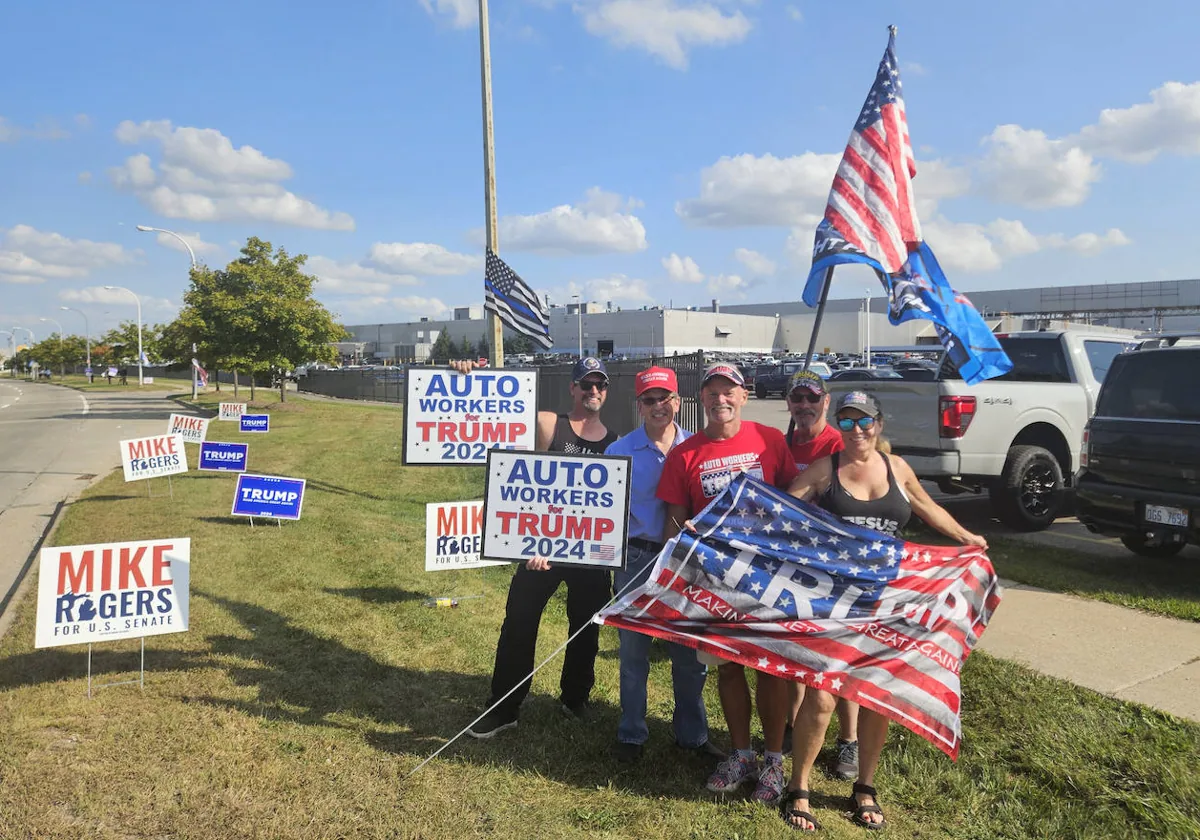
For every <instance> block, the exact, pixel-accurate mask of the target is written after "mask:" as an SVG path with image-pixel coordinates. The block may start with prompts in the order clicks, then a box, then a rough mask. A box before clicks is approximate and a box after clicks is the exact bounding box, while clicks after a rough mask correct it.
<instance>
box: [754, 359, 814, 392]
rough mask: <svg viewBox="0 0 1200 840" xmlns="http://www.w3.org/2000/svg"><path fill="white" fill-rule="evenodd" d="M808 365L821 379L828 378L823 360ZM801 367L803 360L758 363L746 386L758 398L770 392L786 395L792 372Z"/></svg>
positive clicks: (802, 366)
mask: <svg viewBox="0 0 1200 840" xmlns="http://www.w3.org/2000/svg"><path fill="white" fill-rule="evenodd" d="M809 367H810V368H811V369H812V372H813V373H815V374H817V375H818V376H820V377H821V378H822V379H828V378H829V375H830V373H832V371H830V369H829V365H827V364H825V363H824V362H813V363H812V364H811V365H809ZM803 368H804V362H783V363H782V364H773V365H759V366H758V367H757V368H756V369H755V371H754V378H753V379H752V380H751V381H750V382H747V383H746V387H747V388H750V389H752V390H753V391H754V396H756V397H758V399H760V400H764V399H766V398H767V397H769V396H770V395H771V394H778V395H779V396H780V398H783V397H786V396H787V388H788V384H789V383H790V382H791V381H792V374H793V373H795V372H796V371H798V370H802V369H803Z"/></svg>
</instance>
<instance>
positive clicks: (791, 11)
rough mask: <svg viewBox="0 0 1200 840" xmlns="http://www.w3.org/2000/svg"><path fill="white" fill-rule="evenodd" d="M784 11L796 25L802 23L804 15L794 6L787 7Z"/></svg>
mask: <svg viewBox="0 0 1200 840" xmlns="http://www.w3.org/2000/svg"><path fill="white" fill-rule="evenodd" d="M784 11H786V12H787V16H788V17H790V18H791V19H792V20H794V21H796V23H802V22H803V21H804V13H803V12H801V11H800V10H799V9H798V8H796V7H795V6H788V7H787V8H786V9H785V10H784Z"/></svg>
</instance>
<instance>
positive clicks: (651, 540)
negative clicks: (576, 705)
mask: <svg viewBox="0 0 1200 840" xmlns="http://www.w3.org/2000/svg"><path fill="white" fill-rule="evenodd" d="M634 381H635V384H634V393H635V395H636V397H637V410H638V416H639V417H641V418H642V425H640V426H638V427H637V428H636V429H634V430H633V431H632V432H630V433H629V434H627V435H625V436H624V437H621V438H619V439H618V440H617V441H615V442H614V443H612V444H610V445H609V447H608V449H606V450H605V452H604V454H606V455H623V456H625V457H627V458H629V459H630V463H629V476H630V479H629V488H630V494H629V532H628V533H629V541H628V553H627V554H626V560H625V568H624V569H623V570H619V571H617V572H616V573H615V576H614V581H613V582H614V586H615V588H616V591H617V593H618V594H621V593H625V592H630V591H632V590H633V589H635V588H636V587H638V586H641V585H642V584H643V583H644V582H645V581H646V578H647V577H649V575H650V570H651V569H652V568H653V567H654V560H655V558H657V557H658V554H659V552H660V551H662V547H663V540H662V536H663V525H664V523H665V522H666V518H667V506H666V505H665V504H664V503H663V502H662V500H660V499H659V498H658V497H657V496H656V495H655V494H656V491H657V490H658V480H659V478H660V477H661V476H662V471H663V464H664V463H666V460H667V454H668V453H669V452H670V451H671V450H672V449H674V448H675V447H676V446H679V445H680V444H681V443H683V442H684V441H685V440H687V439H688V438H689V437H690V434H689V433H688V432H686V431H684V429H683V428H681V427H680V425H679V424H678V423H677V422H675V415H676V414H677V413H678V411H679V384H678V380H677V379H676V378H675V371H673V370H670V369H668V368H663V367H651V368H647V369H646V370H643V371H641V372H640V373H638V374H637V376H636V377H635V380H634ZM619 633H620V639H621V647H620V663H621V668H620V674H621V722H620V724H619V725H618V727H617V745H616V756H617V759H618V760H619V761H622V762H625V763H632V762H635V761H637V760H638V759H640V758H641V757H642V750H643V745H644V744H645V743H646V739H647V738H648V737H649V736H650V730H649V728H648V727H647V726H646V682H647V679H648V678H649V675H650V645H651V643H652V642H653V639H652V638H651V637H650V636H647V635H645V634H643V633H635V632H633V631H632V630H621V631H619ZM667 648H668V650H669V652H670V654H671V683H672V685H673V686H674V689H675V712H674V714H673V716H672V721H671V722H672V727H673V729H674V730H675V743H676V744H677V745H679V746H680V747H682V748H683V749H687V750H697V751H702V752H707V753H709V754H716V755H722V756H723V753H721V752H720V751H719V750H717V749H716V748H715V747H712V746H710V745H709V743H708V715H707V713H706V712H705V710H704V697H703V693H704V680H705V677H706V676H707V675H708V669H707V668H706V667H705V666H704V665H701V664H700V662H699V661H698V660H697V659H696V651H695V649H694V648H690V647H687V646H686V645H678V644H668V645H667Z"/></svg>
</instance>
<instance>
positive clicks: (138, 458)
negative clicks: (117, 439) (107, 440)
mask: <svg viewBox="0 0 1200 840" xmlns="http://www.w3.org/2000/svg"><path fill="white" fill-rule="evenodd" d="M121 468H122V469H123V470H124V471H125V480H126V481H140V480H141V479H143V478H156V477H158V476H160V475H175V474H177V473H185V472H187V471H188V465H187V454H186V453H185V452H184V448H183V437H182V436H180V435H177V434H176V435H155V436H154V437H146V438H133V439H131V440H123V441H121Z"/></svg>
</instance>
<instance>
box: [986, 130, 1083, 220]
mask: <svg viewBox="0 0 1200 840" xmlns="http://www.w3.org/2000/svg"><path fill="white" fill-rule="evenodd" d="M984 142H985V145H986V146H987V152H986V153H985V155H984V158H983V161H982V162H981V163H980V171H981V172H982V174H983V176H984V187H985V189H986V191H987V192H988V194H989V195H990V196H991V197H992V198H994V199H996V200H997V201H1004V202H1009V203H1012V204H1019V205H1022V206H1025V207H1035V208H1045V207H1073V206H1075V205H1077V204H1082V203H1083V201H1084V200H1085V199H1086V198H1087V197H1088V192H1089V190H1090V189H1091V185H1092V184H1093V183H1094V182H1096V181H1098V180H1099V179H1100V165H1099V164H1097V163H1096V162H1095V160H1094V159H1093V158H1092V156H1091V155H1090V154H1088V153H1087V152H1085V151H1084V150H1083V149H1081V148H1079V147H1078V146H1076V145H1075V144H1074V143H1072V142H1070V141H1068V140H1051V139H1050V138H1049V137H1047V136H1046V134H1045V132H1042V131H1038V130H1036V129H1026V128H1022V127H1021V126H1019V125H1001V126H997V127H996V129H995V130H994V131H993V132H992V133H991V135H989V136H988V137H987V138H986V139H985V141H984Z"/></svg>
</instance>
